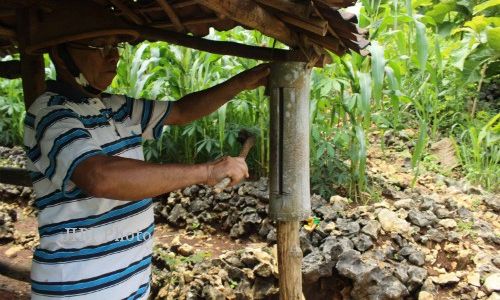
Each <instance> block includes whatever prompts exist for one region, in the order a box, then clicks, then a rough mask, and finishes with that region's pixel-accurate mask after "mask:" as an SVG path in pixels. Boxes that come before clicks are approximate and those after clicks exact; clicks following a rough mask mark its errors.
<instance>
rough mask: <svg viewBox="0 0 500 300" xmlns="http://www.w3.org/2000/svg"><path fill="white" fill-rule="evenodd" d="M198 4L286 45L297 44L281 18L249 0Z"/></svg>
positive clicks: (209, 0) (213, 1)
mask: <svg viewBox="0 0 500 300" xmlns="http://www.w3.org/2000/svg"><path fill="white" fill-rule="evenodd" d="M198 3H199V4H201V5H203V6H206V7H208V8H210V9H211V10H213V11H215V12H218V13H220V14H223V15H225V16H227V17H228V18H230V19H233V20H235V21H237V22H239V23H241V24H242V25H245V26H248V27H251V28H254V29H256V30H258V31H260V32H262V33H263V34H265V35H267V36H270V37H274V38H276V39H277V40H279V41H280V42H283V43H285V44H286V45H288V46H291V47H294V46H296V45H297V38H296V37H295V34H294V33H293V32H292V31H291V30H290V29H289V28H288V26H286V24H285V23H283V22H282V21H281V20H279V19H278V18H276V17H275V16H273V15H272V14H270V13H269V12H267V11H266V10H265V9H263V8H262V7H260V6H259V5H257V4H256V3H255V2H253V1H250V0H204V1H201V0H200V1H199V2H198Z"/></svg>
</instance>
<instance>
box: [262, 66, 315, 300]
mask: <svg viewBox="0 0 500 300" xmlns="http://www.w3.org/2000/svg"><path fill="white" fill-rule="evenodd" d="M310 71H311V69H310V68H307V64H306V63H297V62H286V63H273V64H272V66H271V74H270V77H269V89H270V94H271V104H270V113H271V130H270V142H271V156H270V175H269V176H270V178H269V188H270V207H269V215H270V217H271V218H272V219H274V220H276V221H278V223H277V224H278V231H277V238H278V268H279V277H280V278H279V282H280V283H279V285H280V300H300V299H302V298H303V295H302V251H301V249H300V243H299V229H300V221H302V220H304V219H306V218H307V217H309V216H310V214H311V205H310V191H309V91H310V87H309V81H310Z"/></svg>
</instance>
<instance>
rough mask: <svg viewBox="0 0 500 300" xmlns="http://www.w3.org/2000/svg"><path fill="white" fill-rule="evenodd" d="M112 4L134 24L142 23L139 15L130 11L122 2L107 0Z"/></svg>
mask: <svg viewBox="0 0 500 300" xmlns="http://www.w3.org/2000/svg"><path fill="white" fill-rule="evenodd" d="M108 1H109V2H111V3H112V4H113V5H114V6H116V7H117V8H118V9H119V10H121V11H122V13H124V14H125V15H126V16H127V17H128V18H129V19H130V20H132V21H133V22H134V23H135V24H138V25H144V21H143V20H142V18H141V17H139V16H138V15H137V14H136V13H135V12H134V11H132V10H131V9H130V8H129V7H128V6H127V5H125V4H123V3H122V2H121V1H120V0H108Z"/></svg>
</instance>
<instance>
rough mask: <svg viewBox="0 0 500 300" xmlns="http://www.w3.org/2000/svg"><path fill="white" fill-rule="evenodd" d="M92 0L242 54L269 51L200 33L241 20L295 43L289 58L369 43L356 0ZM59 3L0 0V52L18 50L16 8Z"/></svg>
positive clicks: (158, 29)
mask: <svg viewBox="0 0 500 300" xmlns="http://www.w3.org/2000/svg"><path fill="white" fill-rule="evenodd" d="M88 1H91V0H88ZM94 2H96V3H98V4H100V5H101V6H102V7H103V9H110V8H111V9H112V10H113V12H114V13H116V14H117V15H118V16H119V17H121V18H122V19H123V20H125V21H126V22H128V23H130V24H134V25H137V26H139V27H140V28H143V29H144V30H143V31H142V33H143V38H144V39H149V40H166V41H169V42H172V43H177V44H181V45H185V46H188V47H192V48H197V49H201V50H207V51H211V52H216V53H217V52H219V53H223V54H233V55H237V54H241V55H240V56H246V57H252V56H253V57H254V58H266V57H268V55H267V54H266V53H267V52H266V51H267V50H268V49H257V48H256V47H254V48H246V50H245V49H243V48H241V49H239V48H238V45H231V44H227V45H225V46H224V44H219V46H221V47H222V48H224V47H226V48H227V49H230V48H231V47H236V48H234V49H233V51H230V50H227V49H226V50H221V49H217V48H218V47H219V46H217V45H218V44H217V43H212V42H211V41H206V39H200V38H199V37H203V36H206V35H207V34H208V33H209V29H210V27H213V28H215V29H217V30H220V31H226V30H230V29H232V28H234V27H236V26H239V25H240V26H243V27H244V28H247V29H255V30H258V31H260V32H262V33H263V34H265V35H267V36H269V37H273V38H275V39H276V40H278V41H280V42H282V43H284V44H286V45H288V46H290V48H291V49H294V50H295V51H293V53H292V51H288V52H289V53H288V54H286V55H285V56H286V57H288V56H289V57H295V59H293V58H292V59H291V60H297V57H298V56H303V57H305V58H307V60H309V61H310V60H311V58H312V57H321V55H322V54H324V53H325V51H324V49H328V50H330V51H333V52H335V53H337V54H339V55H341V54H343V53H345V52H346V51H348V50H349V49H352V50H354V51H356V52H360V51H362V49H363V48H365V47H366V45H367V44H368V42H367V41H366V39H365V36H364V35H365V33H364V31H363V30H361V29H359V28H358V27H357V25H356V23H357V19H356V16H355V15H353V14H350V13H347V12H344V11H343V10H342V8H345V7H348V6H351V5H353V4H354V3H353V2H354V1H353V0H312V1H290V0H94ZM55 5H64V1H61V0H59V1H56V0H38V1H36V0H1V1H0V54H6V53H9V52H10V53H12V52H17V44H18V37H17V34H16V32H17V29H16V28H17V27H16V24H18V23H19V22H20V20H19V18H17V19H16V11H17V12H19V11H20V10H19V9H23V8H26V7H34V10H35V11H36V14H43V13H47V12H50V10H51V9H52V8H53V7H54V6H55ZM21 22H22V21H21ZM193 37H197V38H193ZM214 47H215V48H214ZM259 48H261V47H259ZM252 49H253V50H252ZM228 51H229V52H228ZM245 51H248V52H249V53H248V55H245V53H244V52H245ZM233 52H236V53H233ZM260 52H262V53H260ZM260 54H262V55H260ZM268 54H269V53H268ZM283 54H284V53H283ZM273 55H276V54H273ZM271 60H272V57H271ZM282 60H283V59H282ZM285 60H286V59H285Z"/></svg>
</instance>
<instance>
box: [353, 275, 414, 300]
mask: <svg viewBox="0 0 500 300" xmlns="http://www.w3.org/2000/svg"><path fill="white" fill-rule="evenodd" d="M408 294H409V293H408V289H407V288H406V287H405V286H404V285H403V284H402V283H401V282H400V281H399V280H398V279H397V278H396V277H394V276H392V275H390V274H388V273H386V272H384V271H383V270H382V269H380V268H379V267H375V268H373V269H372V270H370V271H369V272H367V273H364V274H362V275H361V276H360V277H358V278H357V279H356V280H355V283H354V288H353V290H352V291H351V297H352V299H354V300H357V299H359V300H361V299H363V300H365V299H370V300H376V299H385V300H389V299H394V300H395V299H403V298H404V297H406V296H407V295H408Z"/></svg>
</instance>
